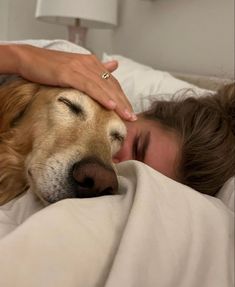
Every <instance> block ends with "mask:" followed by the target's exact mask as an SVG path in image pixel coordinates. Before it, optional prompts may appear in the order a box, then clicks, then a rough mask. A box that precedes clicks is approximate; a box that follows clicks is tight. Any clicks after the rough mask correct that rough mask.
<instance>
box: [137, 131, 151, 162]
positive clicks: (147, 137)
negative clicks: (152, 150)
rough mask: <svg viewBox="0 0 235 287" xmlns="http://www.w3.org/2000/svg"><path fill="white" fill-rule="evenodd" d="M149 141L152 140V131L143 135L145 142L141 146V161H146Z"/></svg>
mask: <svg viewBox="0 0 235 287" xmlns="http://www.w3.org/2000/svg"><path fill="white" fill-rule="evenodd" d="M149 142H150V132H146V133H145V134H144V135H143V142H142V143H141V147H140V151H139V153H140V161H142V162H144V159H145V155H146V152H147V150H148V146H149Z"/></svg>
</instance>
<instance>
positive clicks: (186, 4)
mask: <svg viewBox="0 0 235 287" xmlns="http://www.w3.org/2000/svg"><path fill="white" fill-rule="evenodd" d="M119 4H120V5H119V6H120V7H119V8H120V9H119V16H120V17H119V26H118V27H117V28H116V29H115V30H114V31H98V30H92V31H90V32H89V35H88V41H87V46H88V47H89V48H90V49H91V50H92V51H94V52H95V53H97V54H98V55H101V54H102V52H103V51H106V52H109V53H119V54H122V55H124V56H127V57H131V58H133V59H135V60H137V61H140V62H142V63H144V64H148V65H152V66H153V67H155V68H158V69H164V70H170V71H177V72H183V73H184V72H187V73H192V74H203V75H211V76H214V75H215V76H220V77H234V0H222V1H221V0H154V1H143V0H119ZM35 5H36V0H0V40H18V39H30V38H31V39H36V38H44V39H53V38H64V39H66V37H67V32H66V28H64V27H62V26H57V25H52V24H45V23H42V22H39V21H36V20H35V19H34V11H35Z"/></svg>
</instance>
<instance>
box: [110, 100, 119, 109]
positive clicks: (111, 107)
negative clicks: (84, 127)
mask: <svg viewBox="0 0 235 287" xmlns="http://www.w3.org/2000/svg"><path fill="white" fill-rule="evenodd" d="M108 105H109V107H110V109H115V108H116V106H117V104H116V103H115V102H114V101H112V100H109V101H108Z"/></svg>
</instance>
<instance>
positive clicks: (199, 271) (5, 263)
mask: <svg viewBox="0 0 235 287" xmlns="http://www.w3.org/2000/svg"><path fill="white" fill-rule="evenodd" d="M118 173H119V182H120V192H121V194H120V195H115V196H106V197H100V198H91V199H67V200H62V201H61V202H58V203H56V204H53V205H51V206H49V207H46V208H44V209H42V210H41V211H38V209H37V208H38V206H37V204H36V206H37V207H36V210H34V208H33V209H32V210H31V212H32V213H33V212H34V211H37V212H36V213H35V214H34V215H32V216H31V217H29V218H28V219H26V221H24V222H23V223H22V224H20V223H21V222H18V224H19V226H18V227H17V228H16V229H15V230H13V231H12V232H10V233H9V234H7V235H5V236H4V237H3V238H2V239H1V240H0V266H1V268H0V286H4V287H15V286H18V287H47V286H48V287H51V286H57V287H64V286H66V287H75V286H76V287H78V286H81V287H84V286H86V287H90V286H96V287H97V286H98V287H99V286H100V287H101V286H105V287H116V286H117V287H119V286H128V287H131V286H133V287H143V286H144V287H155V286H158V287H168V286H169V287H172V286H180V287H188V286H190V287H194V286H195V287H198V286H200V287H210V286H213V287H221V286H223V287H232V286H233V284H234V261H233V260H234V257H233V255H234V252H233V251H234V213H233V212H232V211H231V210H230V209H229V208H228V207H227V206H226V205H225V204H223V202H222V201H221V200H220V199H217V198H213V197H210V196H206V195H202V194H200V193H198V192H196V191H194V190H192V189H190V188H189V187H187V186H184V185H181V184H179V183H177V182H175V181H173V180H171V179H169V178H167V177H165V176H164V175H162V174H160V173H158V172H156V171H155V170H153V169H151V168H150V167H148V166H146V165H144V164H143V163H139V162H136V161H129V162H125V163H122V164H119V165H118ZM33 198H34V197H31V199H30V200H29V198H28V199H27V200H25V205H26V206H28V208H27V210H29V209H30V208H29V205H30V204H33V205H34V206H35V202H34V199H33ZM17 202H18V204H19V201H16V202H15V203H16V204H17ZM30 202H31V203H30ZM22 209H23V210H25V207H24V203H23V202H21V206H18V208H15V212H16V211H17V212H18V213H20V212H22ZM21 214H22V213H21ZM9 217H10V213H8V218H9ZM13 217H14V218H17V214H16V213H15V214H14V216H13ZM21 218H23V220H24V215H23V216H21ZM0 222H1V224H2V225H1V228H2V227H3V225H4V220H2V218H1V219H0Z"/></svg>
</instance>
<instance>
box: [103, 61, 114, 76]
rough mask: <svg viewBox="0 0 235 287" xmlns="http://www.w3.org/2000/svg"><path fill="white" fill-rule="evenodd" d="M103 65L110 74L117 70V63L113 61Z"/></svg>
mask: <svg viewBox="0 0 235 287" xmlns="http://www.w3.org/2000/svg"><path fill="white" fill-rule="evenodd" d="M103 65H104V67H105V69H107V70H108V71H109V72H110V73H112V72H114V71H115V70H116V69H117V68H118V62H117V61H115V60H113V61H109V62H106V63H103Z"/></svg>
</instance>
